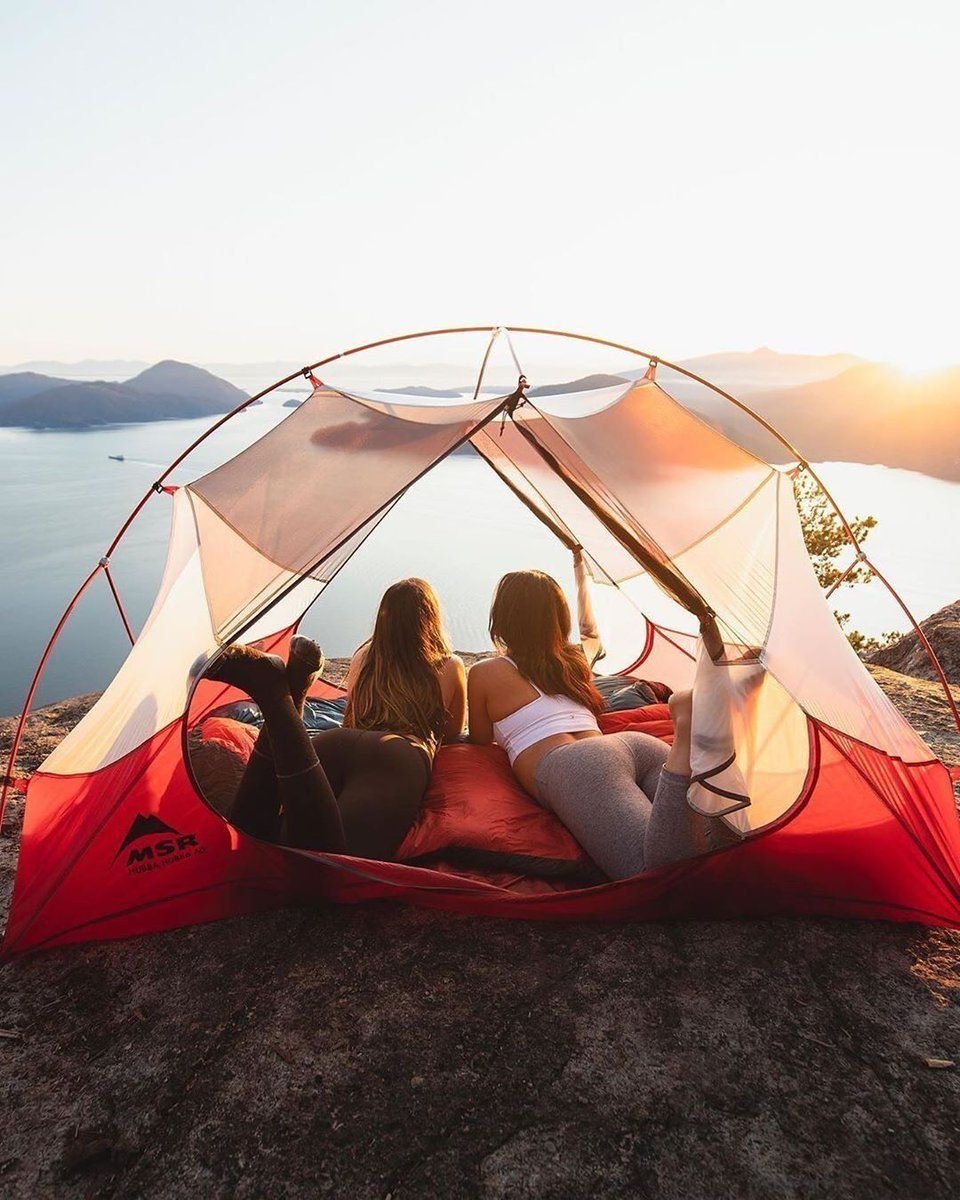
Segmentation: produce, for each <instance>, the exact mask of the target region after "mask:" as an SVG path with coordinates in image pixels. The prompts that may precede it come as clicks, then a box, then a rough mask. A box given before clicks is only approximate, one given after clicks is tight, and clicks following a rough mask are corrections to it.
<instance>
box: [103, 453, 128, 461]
mask: <svg viewBox="0 0 960 1200" xmlns="http://www.w3.org/2000/svg"><path fill="white" fill-rule="evenodd" d="M107 458H112V459H113V461H114V462H125V461H126V459H125V457H124V455H122V454H108V455H107Z"/></svg>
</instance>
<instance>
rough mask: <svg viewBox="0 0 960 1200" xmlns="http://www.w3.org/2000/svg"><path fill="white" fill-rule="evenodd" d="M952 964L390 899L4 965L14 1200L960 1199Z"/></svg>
mask: <svg viewBox="0 0 960 1200" xmlns="http://www.w3.org/2000/svg"><path fill="white" fill-rule="evenodd" d="M889 676H891V673H889V672H884V673H883V677H882V678H881V682H883V683H884V684H885V685H886V686H888V687H889V688H890V690H891V692H892V693H893V694H894V695H895V698H897V699H898V700H902V699H903V697H904V696H906V695H907V693H908V692H909V695H910V696H912V697H913V700H914V702H915V703H916V704H917V705H919V706H920V710H922V711H921V718H920V720H919V721H918V724H919V725H920V727H921V728H924V720H925V719H926V727H927V730H928V733H929V731H930V730H932V731H933V733H932V739H931V740H932V741H933V743H934V745H935V746H936V748H937V749H938V750H939V751H940V752H941V753H943V754H945V755H947V756H948V760H949V761H953V762H956V761H958V760H960V754H958V753H956V747H955V746H953V744H952V743H951V741H950V739H949V737H948V735H947V734H946V733H945V732H944V731H945V730H946V728H947V726H946V725H945V724H942V723H941V718H940V717H939V715H938V711H937V709H936V705H935V702H934V701H933V699H931V698H930V697H928V696H927V692H926V688H927V686H928V685H926V684H923V683H922V681H914V680H910V681H907V680H905V679H904V677H902V676H897V677H891V678H887V677H889ZM878 677H880V675H879V674H878ZM914 684H916V685H917V686H916V687H914ZM929 686H930V687H931V689H932V687H933V685H929ZM898 692H899V693H901V694H900V695H898V694H897V693H898ZM75 707H76V706H74V709H75ZM45 715H46V716H47V719H48V724H47V731H46V733H43V732H41V733H40V734H39V735H38V736H40V737H50V736H52V735H53V734H52V730H53V726H54V725H55V724H56V720H57V719H58V718H57V717H55V716H54V709H48V710H46V713H45ZM62 715H63V714H61V719H62ZM71 715H72V719H73V720H75V719H76V717H77V715H79V714H78V713H76V712H75V711H72V712H71ZM912 719H915V720H916V719H917V715H916V714H914V715H913V716H912ZM4 724H6V723H4ZM952 746H953V753H952V755H951V753H950V751H951V747H952ZM38 749H39V747H38ZM28 761H29V760H28ZM21 811H22V805H21V804H19V803H17V804H15V805H14V807H13V810H12V814H11V818H10V819H11V822H12V823H13V825H16V824H17V823H18V821H19V815H20V812H21ZM15 842H16V839H15V838H13V837H11V838H4V839H0V867H2V880H3V884H2V886H3V896H4V900H6V897H7V894H8V892H9V886H10V882H11V878H12V867H13V861H14V859H13V854H14V850H15ZM958 965H960V933H957V932H951V931H943V930H924V929H919V928H917V927H915V926H907V925H897V926H894V925H883V924H877V923H872V922H840V921H826V920H781V921H749V922H748V921H743V922H729V923H711V922H696V923H689V924H674V925H665V924H642V925H631V926H603V925H590V926H583V925H534V924H525V923H522V922H513V921H489V920H479V919H477V918H454V917H448V916H444V915H442V914H439V913H431V912H425V911H420V910H416V909H411V908H405V907H400V906H392V905H375V906H360V907H356V908H337V909H327V910H322V911H307V910H298V911H294V910H291V911H283V912H273V913H266V914H261V915H258V916H255V917H247V918H241V919H237V920H232V921H225V922H220V923H217V924H212V925H207V926H202V927H197V928H192V929H181V930H177V931H174V932H171V933H166V934H160V935H157V936H153V937H146V938H141V939H137V940H132V941H128V942H113V943H102V944H92V945H85V946H81V947H79V948H76V949H70V950H65V951H56V952H52V953H49V954H45V955H40V956H38V957H36V958H32V959H31V958H28V959H25V960H19V961H15V962H14V963H12V964H6V965H5V966H4V967H3V968H2V969H0V1028H2V1029H3V1030H4V1031H9V1032H12V1033H13V1034H14V1035H19V1036H13V1037H3V1038H2V1039H0V1055H2V1058H3V1066H4V1070H3V1072H2V1073H0V1112H3V1113H4V1114H5V1115H6V1120H5V1121H4V1122H3V1124H2V1126H0V1180H2V1190H3V1192H4V1195H5V1196H10V1197H31V1198H33V1197H37V1196H44V1197H46V1196H61V1195H62V1196H76V1195H79V1194H84V1195H88V1194H96V1195H98V1196H103V1197H111V1196H115V1197H121V1196H129V1195H143V1196H151V1197H155V1196H157V1197H160V1196H163V1197H180V1196H185V1197H186V1196H190V1197H192V1196H196V1195H210V1196H221V1195H222V1196H228V1195H229V1196H256V1195H270V1196H274V1195H283V1196H316V1195H333V1196H375V1197H382V1196H385V1195H387V1194H392V1195H393V1196H395V1197H398V1198H399V1197H400V1196H404V1195H409V1196H471V1195H482V1196H487V1197H500V1196H504V1197H506V1196H511V1197H512V1196H531V1197H533V1196H542V1195H551V1196H570V1197H577V1196H587V1195H590V1196H610V1197H613V1196H634V1195H645V1194H656V1195H658V1196H660V1197H689V1196H696V1195H750V1196H755V1197H766V1196H771V1197H772V1196H778V1197H811V1196H819V1195H830V1196H832V1197H836V1198H838V1200H844V1198H848V1197H850V1198H852V1197H857V1198H859V1197H869V1198H870V1200H876V1198H880V1197H888V1196H889V1197H893V1196H925V1197H941V1196H943V1197H947V1196H951V1197H952V1195H953V1194H955V1181H956V1178H957V1175H958V1172H960V1138H958V1137H957V1112H958V1107H960V1064H958V1065H957V1066H956V1067H954V1068H952V1069H951V1068H946V1069H937V1068H932V1067H929V1066H928V1065H927V1061H926V1060H927V1059H950V1058H956V1057H957V1048H958V1046H960V986H958V978H960V972H958ZM78 1189H79V1190H78Z"/></svg>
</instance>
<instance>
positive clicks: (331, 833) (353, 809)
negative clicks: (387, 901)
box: [227, 704, 430, 859]
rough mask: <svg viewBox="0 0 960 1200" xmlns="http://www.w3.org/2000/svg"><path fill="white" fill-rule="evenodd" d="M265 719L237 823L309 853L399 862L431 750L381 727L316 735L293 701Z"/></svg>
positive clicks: (237, 803)
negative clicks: (427, 751)
mask: <svg viewBox="0 0 960 1200" xmlns="http://www.w3.org/2000/svg"><path fill="white" fill-rule="evenodd" d="M264 716H265V718H266V723H265V724H264V728H263V730H262V731H261V735H260V737H259V739H258V741H257V746H256V749H255V750H254V752H253V754H252V755H251V757H250V760H249V762H248V763H247V767H246V770H245V772H244V775H243V778H242V779H241V781H240V786H239V788H238V790H237V795H236V797H235V798H234V800H233V803H232V805H231V806H230V809H229V810H228V812H227V819H228V820H229V821H230V822H231V824H233V825H236V826H237V828H239V829H242V830H244V832H246V833H250V834H252V835H253V836H254V837H259V838H264V839H266V840H268V841H275V842H280V843H281V844H283V845H288V846H296V847H298V848H299V849H302V850H326V851H330V852H331V853H341V854H355V855H356V856H357V857H358V858H375V859H391V858H393V856H394V855H395V854H396V852H397V850H398V849H399V848H400V844H401V842H402V841H403V839H404V838H405V837H406V835H407V832H408V831H409V829H410V827H411V826H412V825H413V823H414V821H415V820H416V819H417V815H418V813H419V811H420V803H421V801H422V799H423V794H424V792H425V791H426V790H427V784H428V783H429V781H430V767H429V765H428V762H427V757H426V754H425V752H424V751H423V750H420V749H418V748H417V747H416V746H414V745H412V744H411V743H410V742H408V741H407V740H406V738H402V737H398V736H397V735H396V734H391V733H385V732H382V731H380V730H364V729H330V730H327V731H325V732H323V733H318V734H315V735H314V736H313V737H312V738H311V737H310V735H309V734H308V733H307V731H306V729H305V727H304V725H303V721H302V719H301V717H300V715H299V713H298V712H297V710H296V709H295V708H294V707H293V705H292V704H290V705H289V706H288V705H286V704H284V705H283V706H281V707H280V708H279V709H278V710H277V711H272V710H271V711H270V712H269V713H267V712H265V713H264Z"/></svg>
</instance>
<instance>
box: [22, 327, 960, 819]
mask: <svg viewBox="0 0 960 1200" xmlns="http://www.w3.org/2000/svg"><path fill="white" fill-rule="evenodd" d="M500 329H504V330H510V329H512V330H513V331H514V332H515V333H531V334H541V335H543V336H545V337H564V338H569V339H571V340H572V341H579V342H588V343H590V344H592V345H596V346H607V347H609V348H610V349H612V350H622V351H623V352H624V353H626V354H633V355H636V356H637V357H638V358H646V359H648V360H650V361H651V362H653V363H660V364H662V365H663V366H664V367H666V368H667V369H668V370H671V371H677V372H678V373H679V374H680V375H683V376H685V377H686V378H687V379H692V380H693V381H694V382H696V383H699V384H702V385H703V386H704V387H706V388H708V389H709V390H710V391H712V392H714V393H716V395H718V396H722V397H723V399H725V400H727V401H729V403H731V404H733V405H734V407H736V408H738V409H740V411H741V412H743V413H746V415H747V416H748V417H750V418H752V419H753V420H754V421H756V422H757V424H758V425H761V426H762V427H763V428H764V429H766V431H767V432H768V433H769V434H770V435H771V437H773V438H775V439H776V440H777V441H778V442H779V443H780V445H782V446H783V447H784V449H786V450H788V451H789V452H790V454H791V455H792V456H793V457H794V458H795V459H796V460H797V462H798V463H800V464H801V465H802V466H803V467H804V469H805V470H807V471H808V472H809V473H810V476H811V477H812V478H813V480H814V481H815V482H816V484H817V486H818V487H819V488H820V490H821V491H822V492H823V494H824V496H825V497H826V498H827V500H828V501H829V502H830V505H831V507H832V508H833V510H834V512H835V513H836V514H837V516H838V518H839V519H840V521H841V523H842V525H843V527H844V530H845V532H846V534H847V536H848V537H849V538H850V542H851V544H852V545H853V547H854V548H855V550H856V551H857V553H858V555H860V556H861V558H862V560H863V561H864V563H866V565H867V566H869V567H870V568H871V569H872V570H873V572H874V574H875V575H876V576H877V578H878V579H879V580H880V581H881V582H882V583H883V584H884V586H885V587H886V588H887V590H888V591H889V592H890V594H891V595H892V596H893V598H894V600H896V602H897V604H898V605H899V606H900V608H901V609H902V610H903V612H904V614H905V615H906V616H907V618H908V619H909V621H910V623H911V625H912V626H913V628H914V631H915V632H916V634H917V637H918V638H919V640H920V642H921V644H922V646H923V648H924V650H925V651H926V653H927V656H928V658H929V659H930V663H931V665H932V666H933V668H934V671H935V672H936V674H937V677H938V679H939V680H940V683H941V685H942V687H943V691H944V695H945V696H946V698H947V702H948V704H949V706H950V709H951V712H952V713H953V717H954V720H955V721H956V724H957V728H958V729H960V710H958V708H957V704H956V701H955V700H954V698H953V693H952V692H951V690H950V685H949V683H948V682H947V677H946V675H945V674H944V671H943V668H942V666H941V665H940V660H939V659H938V658H937V656H936V653H935V652H934V649H933V647H932V646H931V645H930V643H929V641H928V640H927V638H926V637H925V635H924V633H923V630H922V629H921V628H920V624H919V622H918V621H917V619H916V617H914V615H913V613H912V612H911V611H910V609H909V608H908V606H907V605H906V603H905V602H904V600H903V598H902V597H901V596H900V595H899V593H898V592H897V591H896V590H895V589H894V587H893V586H892V584H891V583H890V582H889V580H887V579H886V577H885V576H884V575H882V574H881V573H880V572H879V571H878V570H877V569H876V567H874V566H873V564H872V563H871V562H870V561H869V560H868V559H867V557H866V555H864V553H863V550H862V549H861V547H860V543H859V541H858V540H857V537H856V535H855V534H854V532H853V530H852V529H851V527H850V523H849V522H848V521H847V518H846V517H845V516H844V513H843V510H842V509H841V508H840V506H839V504H838V503H837V502H836V500H835V499H834V497H833V495H832V493H831V492H830V490H829V488H828V487H827V486H826V484H825V483H824V482H823V480H822V479H821V478H820V476H819V475H818V474H817V472H816V471H815V470H814V468H813V467H812V466H811V465H810V464H809V463H808V462H807V461H806V459H805V458H804V457H803V455H802V454H800V452H799V451H798V450H797V448H796V447H795V446H794V445H793V444H792V442H790V441H789V440H788V439H787V438H786V437H785V436H784V435H783V434H782V433H780V431H779V430H778V429H776V428H775V427H774V426H773V425H771V424H770V422H769V421H767V420H765V418H763V417H761V416H760V414H759V413H757V412H755V411H754V410H753V409H752V408H750V407H749V405H747V404H744V403H743V401H741V400H738V399H737V398H736V397H735V396H732V395H731V394H730V393H729V392H726V391H724V389H723V388H721V387H718V386H717V385H716V384H714V383H711V382H710V381H709V380H707V379H704V378H703V377H702V376H701V375H697V374H696V373H695V372H694V371H689V370H687V368H686V367H681V366H680V365H679V364H678V363H674V362H670V361H669V360H668V359H665V358H661V357H660V356H659V355H656V354H651V353H650V352H649V351H647V350H641V349H639V348H637V347H636V346H627V345H625V344H624V343H623V342H614V341H610V340H609V339H607V338H598V337H593V336H591V335H589V334H585V333H571V332H570V331H569V330H563V329H542V328H539V327H536V326H530V325H509V326H500V325H460V326H453V327H450V328H447V329H425V330H421V331H419V332H417V333H403V334H398V335H395V336H394V337H388V338H379V339H378V340H377V341H374V342H365V343H364V344H363V345H361V346H353V347H351V348H350V349H349V350H341V351H340V352H339V353H337V354H330V355H328V356H327V357H326V358H322V359H318V360H317V361H316V362H314V363H310V364H308V365H307V366H305V367H301V368H300V370H298V371H293V372H291V373H290V374H289V375H286V376H284V377H283V378H282V379H278V380H277V381H276V383H272V384H270V386H269V387H266V388H263V390H262V391H259V392H257V393H256V394H255V395H253V396H250V397H249V398H248V399H246V400H244V401H243V403H242V404H238V405H237V406H236V408H233V409H231V410H230V412H228V413H224V415H223V416H222V417H220V419H219V420H217V421H215V422H214V423H213V424H212V425H211V426H210V428H209V429H207V430H206V431H205V432H204V433H202V434H201V435H200V437H198V438H196V439H195V440H194V441H192V442H191V443H190V445H189V446H187V448H186V449H185V450H184V451H183V452H182V453H181V454H179V455H177V457H176V458H175V459H174V460H173V462H171V463H170V465H169V466H168V467H167V468H166V469H165V470H164V471H163V473H162V474H161V475H160V476H158V478H157V479H156V481H155V482H154V483H153V485H152V486H151V487H150V489H149V490H148V491H147V492H145V493H144V495H143V496H142V497H141V498H140V500H139V501H138V502H137V504H136V505H135V506H134V508H133V510H132V511H131V513H130V515H129V516H128V517H127V519H126V520H125V521H124V522H123V524H122V525H121V526H120V528H119V529H118V530H117V533H116V535H115V537H114V538H113V541H111V543H110V545H109V546H108V547H107V550H106V553H105V554H104V555H103V557H104V558H105V559H108V560H109V559H110V557H111V556H112V554H113V552H114V551H115V550H116V548H117V546H119V544H120V542H121V541H122V540H123V537H124V535H125V534H126V532H127V530H128V529H129V528H130V526H131V525H132V524H133V522H134V521H135V520H136V518H137V517H138V516H139V514H140V513H141V512H142V510H143V509H144V507H145V506H146V504H147V502H148V501H149V500H150V499H151V497H152V496H154V495H156V494H158V493H160V492H161V491H162V490H163V487H162V485H163V483H164V481H165V480H166V479H168V478H169V477H170V475H171V473H172V472H173V471H175V470H176V468H177V467H178V466H180V464H181V463H182V462H183V461H184V459H186V458H187V457H188V456H189V455H190V454H192V453H193V451H194V450H196V448H197V447H198V446H200V445H201V444H202V443H203V442H205V441H206V440H207V438H208V437H210V436H211V435H212V434H214V433H216V431H217V430H218V429H220V428H221V427H222V426H223V425H225V424H226V423H227V422H228V421H230V420H232V419H233V418H234V417H235V416H237V415H238V414H239V413H242V412H244V411H245V410H246V409H248V408H249V407H250V406H251V405H252V404H254V403H255V402H256V401H257V400H262V399H263V397H264V396H268V395H270V393H271V392H275V391H276V390H277V389H278V388H281V387H283V386H284V385H285V384H288V383H292V382H293V380H295V379H298V378H300V377H301V376H304V377H306V375H307V374H308V372H310V371H316V370H318V369H319V368H320V367H325V366H327V365H328V364H329V363H332V362H336V361H337V360H338V359H340V358H349V357H351V356H352V355H354V354H362V353H363V352H364V351H367V350H375V349H378V348H379V347H381V346H391V345H395V344H397V343H399V342H409V341H414V340H416V339H418V338H426V337H438V336H441V335H445V334H457V333H489V334H491V335H493V336H492V338H491V344H490V345H489V346H488V347H487V353H486V355H485V356H484V363H483V366H482V367H481V377H480V378H481V380H482V377H483V369H484V368H485V366H486V359H487V357H489V353H490V350H491V349H492V342H493V340H495V337H496V335H497V333H498V331H499V330H500ZM510 349H511V352H512V351H513V346H512V344H511V347H510ZM477 390H478V391H479V382H478V387H477ZM100 570H101V565H100V564H99V563H98V564H97V566H96V567H95V568H94V570H93V571H91V572H90V574H89V575H88V576H87V578H86V579H85V580H84V582H83V583H82V584H81V585H80V588H79V589H78V590H77V592H76V594H75V595H74V597H73V599H72V600H71V601H70V602H69V604H68V605H67V607H66V609H65V610H64V613H63V616H62V617H61V618H60V621H59V622H58V624H57V626H56V628H55V629H54V631H53V634H52V635H51V637H50V641H49V642H48V643H47V646H46V648H45V649H44V652H43V654H42V655H41V658H40V662H39V664H38V666H37V670H36V673H35V674H34V677H33V680H32V681H31V684H30V687H29V689H28V692H27V697H26V700H25V702H24V707H23V710H22V711H21V713H20V718H19V721H18V723H17V729H16V732H15V734H14V738H13V741H12V743H11V746H10V754H9V756H8V760H7V771H6V775H5V776H3V778H2V788H0V822H2V820H3V812H4V808H5V805H6V799H7V792H8V790H9V787H10V783H11V782H12V777H13V770H14V766H15V763H16V757H17V752H18V750H19V748H20V742H21V739H22V737H23V729H24V725H25V724H26V720H27V716H28V714H29V711H30V705H31V704H32V703H33V698H34V696H35V695H36V691H37V688H38V686H39V683H40V678H41V676H42V674H43V671H44V668H45V667H46V664H47V661H48V659H49V657H50V653H51V651H52V650H53V647H54V645H55V643H56V641H57V639H58V638H59V636H60V633H61V632H62V630H63V627H64V625H65V624H66V622H67V619H68V617H69V616H70V614H71V613H72V612H73V609H74V608H75V607H76V604H77V602H78V601H79V599H80V597H81V596H82V595H83V593H84V592H85V591H86V589H87V587H88V586H89V584H90V583H91V582H92V580H93V579H94V577H95V576H96V575H97V573H98V572H99V571H100ZM124 624H126V622H124Z"/></svg>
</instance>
